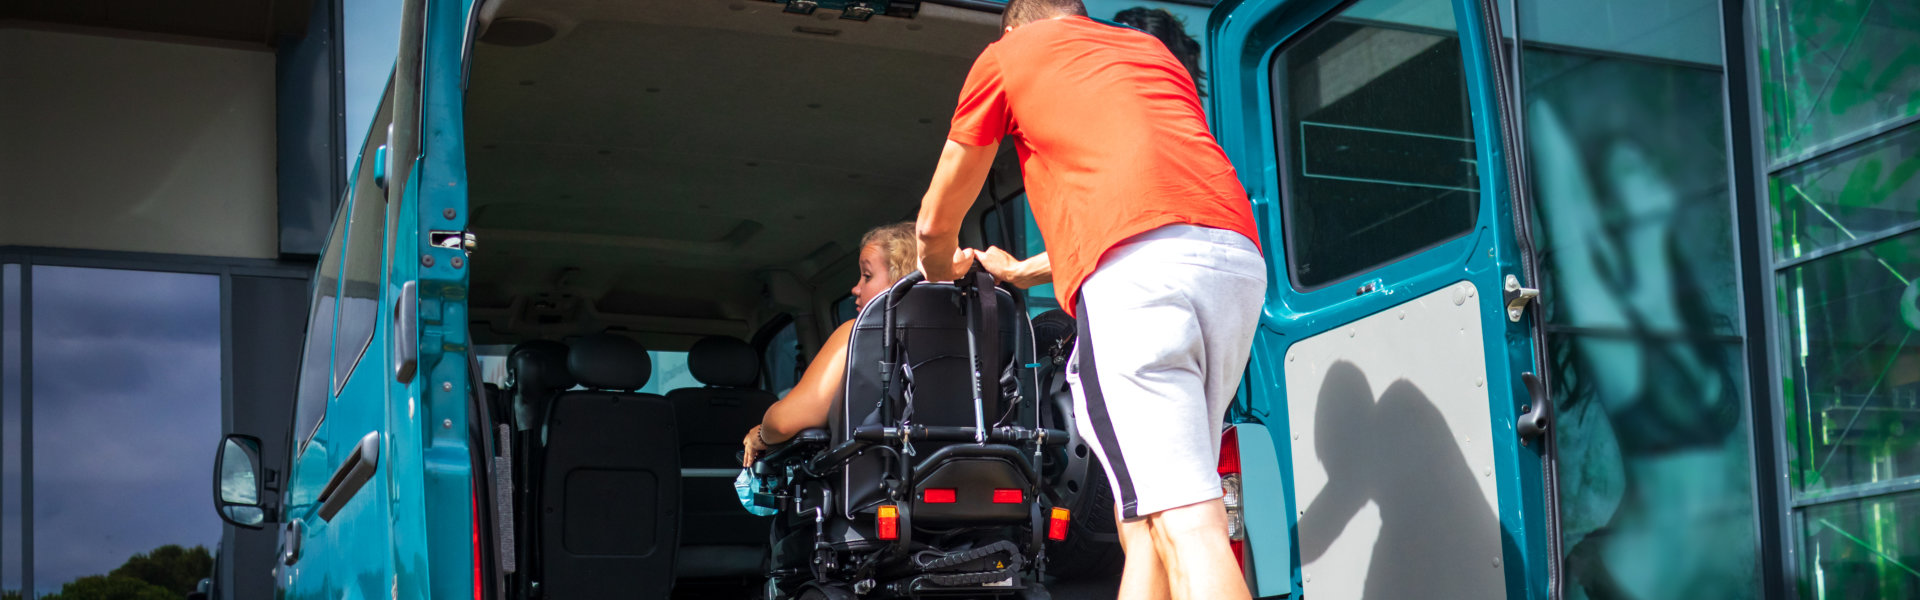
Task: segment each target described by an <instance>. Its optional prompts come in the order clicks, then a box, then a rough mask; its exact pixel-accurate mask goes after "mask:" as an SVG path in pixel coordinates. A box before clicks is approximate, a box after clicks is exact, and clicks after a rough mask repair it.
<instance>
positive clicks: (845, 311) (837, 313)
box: [833, 294, 860, 327]
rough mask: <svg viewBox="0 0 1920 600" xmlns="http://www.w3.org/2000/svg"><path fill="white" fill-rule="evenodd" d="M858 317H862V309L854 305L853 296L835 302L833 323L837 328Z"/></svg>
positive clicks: (849, 295)
mask: <svg viewBox="0 0 1920 600" xmlns="http://www.w3.org/2000/svg"><path fill="white" fill-rule="evenodd" d="M858 316H860V307H858V306H855V305H854V303H853V294H847V295H846V296H844V297H842V298H840V299H839V300H835V301H833V323H834V325H835V326H836V327H837V326H839V324H841V323H845V322H847V321H851V320H853V318H854V317H858Z"/></svg>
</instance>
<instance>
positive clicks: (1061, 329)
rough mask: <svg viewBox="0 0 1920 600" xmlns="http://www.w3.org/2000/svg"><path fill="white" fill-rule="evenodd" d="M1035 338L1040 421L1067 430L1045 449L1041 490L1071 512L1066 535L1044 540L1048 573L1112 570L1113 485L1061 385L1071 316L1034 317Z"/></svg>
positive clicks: (1116, 568)
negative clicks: (1063, 439) (1058, 443)
mask: <svg viewBox="0 0 1920 600" xmlns="http://www.w3.org/2000/svg"><path fill="white" fill-rule="evenodd" d="M1033 329H1034V341H1035V343H1036V345H1037V346H1038V347H1039V348H1040V351H1041V352H1042V353H1043V354H1044V355H1045V358H1044V359H1043V360H1042V361H1041V363H1042V364H1043V365H1045V366H1043V367H1042V368H1041V373H1040V375H1041V382H1040V395H1041V398H1043V399H1044V401H1045V402H1046V407H1047V411H1046V412H1047V413H1048V414H1047V415H1046V419H1045V421H1046V422H1045V423H1044V424H1045V425H1046V426H1048V427H1056V428H1060V429H1064V430H1066V431H1067V435H1068V436H1069V439H1068V440H1067V444H1066V446H1064V447H1062V448H1061V449H1060V450H1057V451H1053V452H1049V453H1048V454H1049V455H1048V457H1047V458H1048V463H1049V464H1047V465H1046V467H1045V470H1046V473H1047V485H1048V489H1047V491H1046V494H1047V497H1048V499H1050V500H1051V501H1052V505H1053V506H1057V507H1061V508H1065V509H1067V510H1068V511H1071V512H1072V515H1073V517H1072V519H1073V520H1072V522H1071V523H1069V525H1068V526H1067V539H1066V540H1065V541H1060V542H1055V541H1051V540H1049V541H1048V542H1047V574H1049V575H1052V576H1054V577H1055V578H1057V579H1059V580H1062V581H1072V580H1076V579H1086V578H1093V577H1101V576H1112V575H1115V574H1118V573H1119V572H1120V568H1121V565H1122V563H1123V562H1124V560H1125V556H1124V555H1123V554H1122V553H1121V551H1120V533H1119V531H1118V526H1117V525H1116V524H1115V522H1114V514H1113V510H1114V507H1115V504H1114V500H1113V487H1112V486H1111V485H1109V484H1108V483H1107V471H1106V469H1105V468H1103V467H1101V466H1100V457H1099V456H1097V455H1095V454H1094V452H1093V447H1092V446H1088V445H1087V444H1086V442H1084V441H1081V439H1080V433H1079V431H1078V430H1077V429H1075V427H1074V422H1073V395H1072V393H1071V392H1070V391H1069V390H1068V389H1067V386H1066V361H1067V356H1068V354H1070V353H1071V352H1072V348H1073V346H1072V344H1073V338H1074V333H1075V325H1074V320H1073V317H1069V316H1067V314H1066V313H1065V312H1063V311H1060V310H1058V309H1055V310H1050V311H1047V312H1045V313H1041V314H1040V315H1039V316H1037V317H1034V319H1033Z"/></svg>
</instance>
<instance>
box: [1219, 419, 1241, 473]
mask: <svg viewBox="0 0 1920 600" xmlns="http://www.w3.org/2000/svg"><path fill="white" fill-rule="evenodd" d="M1239 472H1240V434H1238V433H1234V430H1233V428H1232V427H1228V428H1227V430H1226V431H1223V432H1220V474H1221V475H1226V474H1229V473H1239Z"/></svg>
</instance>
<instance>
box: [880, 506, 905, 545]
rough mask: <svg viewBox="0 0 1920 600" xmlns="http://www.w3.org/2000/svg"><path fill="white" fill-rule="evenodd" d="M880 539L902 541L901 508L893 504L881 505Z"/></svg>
mask: <svg viewBox="0 0 1920 600" xmlns="http://www.w3.org/2000/svg"><path fill="white" fill-rule="evenodd" d="M879 529H880V531H879V534H880V539H883V540H897V539H900V508H899V507H897V506H894V505H892V504H882V505H880V527H879Z"/></svg>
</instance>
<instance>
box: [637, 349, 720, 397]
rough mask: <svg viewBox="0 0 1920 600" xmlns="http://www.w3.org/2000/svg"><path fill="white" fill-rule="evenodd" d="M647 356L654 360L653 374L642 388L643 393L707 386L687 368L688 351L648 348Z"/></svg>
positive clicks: (663, 392) (662, 392) (660, 392)
mask: <svg viewBox="0 0 1920 600" xmlns="http://www.w3.org/2000/svg"><path fill="white" fill-rule="evenodd" d="M647 358H649V359H651V360H652V361H653V376H652V377H650V378H648V379H647V385H646V387H643V388H640V392H641V393H643V394H666V393H667V392H671V391H673V390H677V389H680V388H697V387H705V384H702V383H700V380H698V379H694V378H693V371H692V370H690V369H688V368H687V353H685V352H661V351H655V350H648V351H647Z"/></svg>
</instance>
